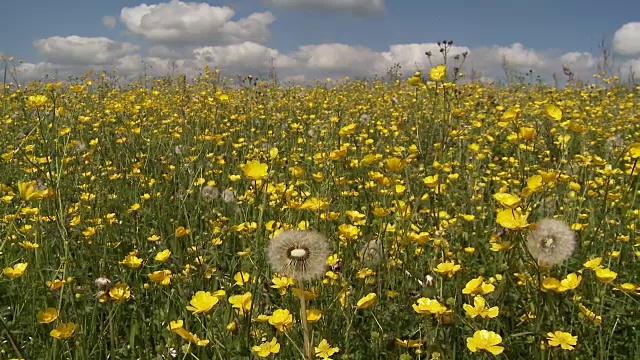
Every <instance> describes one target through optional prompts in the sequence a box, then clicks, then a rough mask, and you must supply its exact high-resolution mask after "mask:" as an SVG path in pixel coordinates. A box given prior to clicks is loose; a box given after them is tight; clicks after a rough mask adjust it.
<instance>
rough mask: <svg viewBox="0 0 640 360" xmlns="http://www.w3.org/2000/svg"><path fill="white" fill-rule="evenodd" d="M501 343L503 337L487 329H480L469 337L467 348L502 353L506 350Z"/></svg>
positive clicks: (493, 353) (496, 353) (495, 353)
mask: <svg viewBox="0 0 640 360" xmlns="http://www.w3.org/2000/svg"><path fill="white" fill-rule="evenodd" d="M500 343H502V337H501V336H500V335H498V334H496V333H495V332H493V331H487V330H478V331H476V332H475V333H473V337H470V338H467V348H468V349H469V350H471V352H477V351H480V350H485V351H488V352H489V353H491V354H492V355H500V354H502V352H503V351H504V347H502V346H499V345H500Z"/></svg>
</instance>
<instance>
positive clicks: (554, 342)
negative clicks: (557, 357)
mask: <svg viewBox="0 0 640 360" xmlns="http://www.w3.org/2000/svg"><path fill="white" fill-rule="evenodd" d="M547 339H548V340H549V346H560V347H561V348H562V349H564V350H573V347H574V346H576V344H577V343H578V337H577V336H573V335H571V334H570V333H568V332H564V331H555V332H549V333H547Z"/></svg>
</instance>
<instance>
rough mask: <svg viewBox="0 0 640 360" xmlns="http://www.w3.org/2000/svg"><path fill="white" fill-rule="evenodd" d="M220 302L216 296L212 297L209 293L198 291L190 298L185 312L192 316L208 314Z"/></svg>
mask: <svg viewBox="0 0 640 360" xmlns="http://www.w3.org/2000/svg"><path fill="white" fill-rule="evenodd" d="M218 301H220V299H218V298H217V297H216V296H214V295H212V294H211V293H210V292H209V291H198V292H196V293H195V295H193V296H192V297H191V301H190V302H189V304H191V305H189V306H187V310H189V311H191V312H193V313H194V314H201V313H206V312H209V311H210V310H211V309H213V307H214V306H215V305H216V304H217V303H218Z"/></svg>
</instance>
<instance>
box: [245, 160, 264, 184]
mask: <svg viewBox="0 0 640 360" xmlns="http://www.w3.org/2000/svg"><path fill="white" fill-rule="evenodd" d="M268 170H269V165H267V164H263V163H261V162H260V161H255V160H254V161H249V162H247V163H246V164H244V166H243V167H242V171H243V172H244V176H246V177H248V178H249V179H251V180H260V179H262V178H263V177H265V176H267V171H268Z"/></svg>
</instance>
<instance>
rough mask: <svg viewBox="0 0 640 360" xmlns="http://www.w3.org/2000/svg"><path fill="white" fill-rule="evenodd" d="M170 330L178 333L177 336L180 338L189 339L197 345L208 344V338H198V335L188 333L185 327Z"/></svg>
mask: <svg viewBox="0 0 640 360" xmlns="http://www.w3.org/2000/svg"><path fill="white" fill-rule="evenodd" d="M172 331H173V332H174V333H176V334H178V336H180V337H181V338H183V339H185V340H187V341H189V342H190V343H192V344H196V345H197V346H205V345H207V344H209V340H206V339H204V340H203V339H200V338H199V337H198V335H196V334H192V333H190V332H189V331H187V329H185V328H183V327H178V328H175V329H172Z"/></svg>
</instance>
